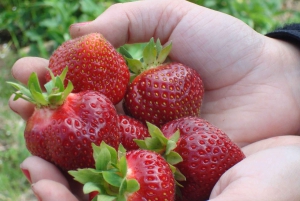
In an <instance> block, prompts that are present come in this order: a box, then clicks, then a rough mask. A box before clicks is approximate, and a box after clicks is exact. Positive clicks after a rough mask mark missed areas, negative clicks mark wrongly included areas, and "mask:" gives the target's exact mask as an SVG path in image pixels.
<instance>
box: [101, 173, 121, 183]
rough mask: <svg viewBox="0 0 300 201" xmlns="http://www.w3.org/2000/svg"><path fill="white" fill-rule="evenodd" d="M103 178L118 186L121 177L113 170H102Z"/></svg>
mask: <svg viewBox="0 0 300 201" xmlns="http://www.w3.org/2000/svg"><path fill="white" fill-rule="evenodd" d="M102 174H103V178H104V180H105V181H106V182H107V183H109V184H110V185H112V186H115V187H120V186H121V183H122V180H123V178H122V177H120V176H119V175H118V174H117V172H115V171H103V172H102Z"/></svg>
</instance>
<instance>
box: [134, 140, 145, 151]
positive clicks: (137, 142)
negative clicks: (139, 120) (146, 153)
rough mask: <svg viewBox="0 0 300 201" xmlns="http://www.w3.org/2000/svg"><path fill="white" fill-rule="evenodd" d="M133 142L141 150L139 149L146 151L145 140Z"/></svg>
mask: <svg viewBox="0 0 300 201" xmlns="http://www.w3.org/2000/svg"><path fill="white" fill-rule="evenodd" d="M133 141H134V142H135V143H136V144H137V145H138V146H139V147H140V148H141V149H146V150H147V149H148V147H147V145H146V142H145V140H138V139H133Z"/></svg>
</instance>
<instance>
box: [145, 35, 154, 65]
mask: <svg viewBox="0 0 300 201" xmlns="http://www.w3.org/2000/svg"><path fill="white" fill-rule="evenodd" d="M156 55H157V51H156V48H155V43H154V39H153V38H151V39H150V42H149V43H148V44H147V45H146V46H145V49H144V51H143V59H144V63H145V64H146V65H147V66H152V65H153V64H154V62H155V60H156Z"/></svg>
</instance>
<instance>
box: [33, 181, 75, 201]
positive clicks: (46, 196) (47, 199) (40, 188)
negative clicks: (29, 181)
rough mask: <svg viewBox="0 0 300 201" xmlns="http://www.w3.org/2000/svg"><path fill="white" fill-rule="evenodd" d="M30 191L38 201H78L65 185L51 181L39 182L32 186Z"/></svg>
mask: <svg viewBox="0 0 300 201" xmlns="http://www.w3.org/2000/svg"><path fill="white" fill-rule="evenodd" d="M31 188H32V191H33V192H34V194H35V196H36V197H37V198H38V200H42V201H57V200H68V201H78V199H77V198H76V197H75V196H74V195H73V194H72V193H71V192H70V190H69V189H68V188H66V186H65V185H63V184H61V183H59V182H55V181H52V180H39V181H38V182H36V183H34V184H33V185H32V186H31Z"/></svg>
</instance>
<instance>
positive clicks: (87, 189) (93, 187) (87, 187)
mask: <svg viewBox="0 0 300 201" xmlns="http://www.w3.org/2000/svg"><path fill="white" fill-rule="evenodd" d="M94 191H97V192H100V193H101V192H104V191H103V189H101V187H99V184H96V183H93V182H88V183H86V184H84V186H83V193H85V194H89V193H91V192H94Z"/></svg>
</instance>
